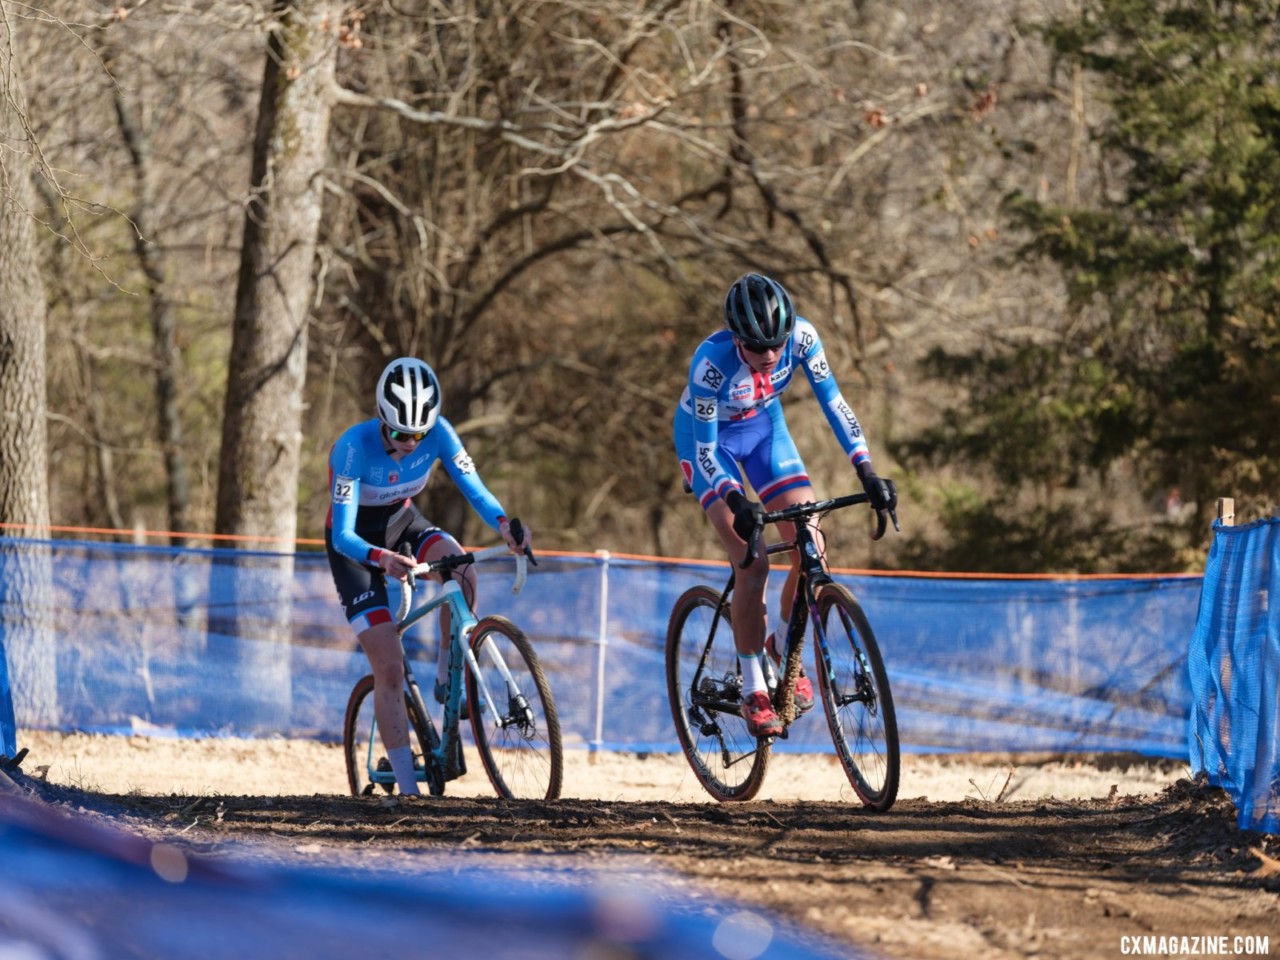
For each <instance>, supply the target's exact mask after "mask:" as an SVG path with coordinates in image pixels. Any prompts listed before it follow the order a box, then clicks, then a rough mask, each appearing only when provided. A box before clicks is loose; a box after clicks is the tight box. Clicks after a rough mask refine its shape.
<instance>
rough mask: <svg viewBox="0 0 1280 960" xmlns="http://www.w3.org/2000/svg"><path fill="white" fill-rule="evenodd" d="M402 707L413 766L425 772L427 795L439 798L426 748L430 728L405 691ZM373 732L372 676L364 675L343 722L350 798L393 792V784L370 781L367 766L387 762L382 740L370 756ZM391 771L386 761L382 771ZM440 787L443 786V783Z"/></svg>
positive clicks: (355, 688)
mask: <svg viewBox="0 0 1280 960" xmlns="http://www.w3.org/2000/svg"><path fill="white" fill-rule="evenodd" d="M404 707H405V712H406V713H407V715H408V717H409V746H410V747H411V748H412V750H413V762H414V765H415V766H418V765H421V766H422V767H424V768H425V769H426V771H427V776H426V781H427V784H428V787H429V788H430V792H431V793H432V794H433V795H436V796H438V795H439V793H441V792H443V789H441V790H440V791H439V792H437V790H436V788H435V785H434V784H433V783H432V776H431V773H432V767H433V766H434V763H433V760H432V758H431V752H430V750H429V749H428V747H427V744H429V743H430V742H431V737H430V734H429V732H428V731H429V729H430V727H429V725H428V722H427V720H426V719H425V718H424V717H423V716H422V714H421V713H419V711H418V708H417V706H416V705H415V704H414V702H413V698H411V697H410V696H409V692H408V691H407V690H406V691H405V694H404ZM375 729H376V728H375V726H374V723H373V674H365V675H364V676H363V677H361V678H360V679H359V680H357V681H356V685H355V686H354V687H353V688H352V690H351V696H350V697H348V698H347V712H346V716H345V717H344V719H343V722H342V753H343V756H344V757H346V762H347V786H348V787H350V789H351V795H352V796H353V797H369V796H373V794H374V793H375V792H376V791H377V789H378V788H379V787H380V788H381V789H382V791H383V793H388V794H390V793H393V792H394V791H395V784H394V783H374V782H373V781H372V780H370V778H369V764H370V763H371V762H372V763H373V764H374V765H375V766H377V765H379V764H380V763H381V762H383V761H386V750H385V748H384V747H383V745H382V738H381V737H379V738H378V739H377V742H375V743H374V744H373V746H372V752H371V751H370V745H369V741H370V739H371V738H373V737H374V736H375V732H374V731H375ZM390 768H391V764H390V762H389V761H387V762H386V766H385V768H384V769H387V770H390ZM440 783H441V785H442V784H443V781H440Z"/></svg>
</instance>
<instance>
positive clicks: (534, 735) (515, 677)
mask: <svg viewBox="0 0 1280 960" xmlns="http://www.w3.org/2000/svg"><path fill="white" fill-rule="evenodd" d="M471 649H472V652H473V653H474V655H475V664H474V665H473V666H469V669H468V670H467V674H466V676H467V697H468V700H469V702H470V709H471V729H472V733H473V734H474V735H475V739H476V748H477V749H478V750H479V752H480V759H481V761H482V762H483V763H484V767H485V772H486V773H488V775H489V782H490V783H492V784H493V787H494V789H495V790H496V791H497V792H498V795H499V796H503V797H508V798H512V799H515V798H524V799H534V800H554V799H555V798H556V797H558V796H560V785H561V779H562V776H563V769H562V768H563V756H562V752H561V745H560V719H559V715H558V714H557V713H556V707H555V701H554V700H553V699H552V697H551V689H550V687H549V686H548V684H547V681H546V677H545V676H544V675H543V671H542V666H541V664H539V662H538V658H537V655H536V654H535V653H534V651H533V646H532V645H531V644H530V643H529V640H528V638H527V637H525V635H524V634H523V633H522V632H521V631H520V629H519V628H518V627H517V626H516V625H515V624H513V623H511V621H509V620H507V619H505V618H503V617H485V618H484V619H483V620H481V621H480V623H479V624H477V626H476V628H475V630H474V631H473V633H472V635H471Z"/></svg>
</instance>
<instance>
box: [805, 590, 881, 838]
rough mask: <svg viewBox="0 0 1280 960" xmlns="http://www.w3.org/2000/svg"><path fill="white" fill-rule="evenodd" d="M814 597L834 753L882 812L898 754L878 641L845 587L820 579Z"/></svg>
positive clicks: (864, 797) (817, 653)
mask: <svg viewBox="0 0 1280 960" xmlns="http://www.w3.org/2000/svg"><path fill="white" fill-rule="evenodd" d="M817 601H818V617H819V621H820V624H819V625H820V626H821V628H822V630H823V632H824V634H825V636H826V657H824V655H823V645H822V644H820V643H817V642H815V643H814V665H815V667H816V668H817V669H816V671H815V672H816V677H817V680H818V688H819V689H820V690H821V692H822V708H823V710H824V711H825V713H826V715H827V726H828V728H829V729H830V731H831V740H832V742H833V743H834V744H835V748H836V756H837V757H838V758H839V760H840V765H841V766H842V767H843V768H844V772H845V774H846V776H848V778H849V783H850V784H851V785H852V786H853V789H854V792H855V793H857V795H858V799H860V800H861V801H862V803H863V805H864V806H867V807H870V808H871V809H872V810H878V811H882V812H883V811H885V810H888V809H889V808H890V807H892V806H893V802H894V801H895V800H896V799H897V797H898V777H899V773H900V761H901V758H900V756H899V750H898V721H897V715H896V714H895V712H894V709H893V693H892V691H891V690H890V689H889V676H888V674H887V673H886V672H885V669H884V659H883V658H882V657H881V656H880V646H879V644H877V643H876V638H875V634H874V633H873V632H872V630H871V624H870V622H869V621H868V620H867V615H866V614H865V613H864V612H863V610H862V606H861V604H859V603H858V601H857V600H855V599H854V597H853V594H852V593H850V592H849V591H848V590H847V589H846V588H845V587H843V586H841V585H840V584H838V583H829V584H826V585H825V586H823V587H822V588H821V589H820V590H819V591H818V597H817ZM828 658H829V663H828V662H824V660H827V659H828Z"/></svg>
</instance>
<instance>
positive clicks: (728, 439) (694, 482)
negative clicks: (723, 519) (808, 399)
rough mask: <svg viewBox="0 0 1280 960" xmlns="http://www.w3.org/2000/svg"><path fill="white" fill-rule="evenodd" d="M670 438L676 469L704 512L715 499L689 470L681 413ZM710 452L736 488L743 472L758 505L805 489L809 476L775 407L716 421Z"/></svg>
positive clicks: (690, 441) (687, 432)
mask: <svg viewBox="0 0 1280 960" xmlns="http://www.w3.org/2000/svg"><path fill="white" fill-rule="evenodd" d="M674 435H675V446H676V456H677V457H679V458H680V470H681V472H682V473H683V474H684V479H685V482H686V483H687V484H688V485H689V486H690V487H691V488H692V490H693V493H694V495H695V496H697V498H698V503H699V504H701V506H702V509H704V510H705V509H706V508H707V507H708V506H710V505H711V504H712V502H714V501H715V500H716V499H717V497H718V496H719V494H717V493H716V491H715V490H713V489H712V488H711V487H710V486H708V484H707V482H706V480H704V479H703V477H702V474H701V473H700V472H699V471H697V470H695V469H694V458H695V456H696V455H697V445H696V442H695V441H694V437H693V416H692V415H691V414H689V413H688V412H686V411H684V410H678V411H677V412H676V416H675V423H674ZM716 450H717V453H718V455H719V458H720V462H721V464H722V465H723V466H724V468H725V471H726V472H727V473H728V474H729V475H730V476H732V477H733V478H734V479H735V480H737V481H738V483H739V484H741V483H742V476H743V473H744V472H745V473H746V478H747V480H748V481H749V482H750V484H751V487H752V489H753V490H755V492H756V495H757V496H758V497H759V498H760V500H761V502H762V503H768V502H769V501H770V500H772V499H773V498H774V497H776V496H778V495H779V494H782V493H786V492H787V491H788V490H794V489H795V488H797V487H803V486H808V485H809V472H808V471H807V470H806V469H805V466H804V461H803V460H802V459H801V458H800V451H799V450H797V449H796V444H795V441H794V440H792V439H791V431H790V430H789V429H788V428H787V421H786V419H785V418H784V417H783V415H782V404H780V403H773V404H770V405H769V406H767V407H765V408H764V409H763V410H762V411H761V412H760V413H759V414H757V415H756V416H753V417H747V418H745V419H743V420H731V421H721V422H720V424H719V430H718V436H717V439H716ZM739 465H741V468H742V469H741V470H739Z"/></svg>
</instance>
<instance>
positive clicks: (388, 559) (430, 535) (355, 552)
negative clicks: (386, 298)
mask: <svg viewBox="0 0 1280 960" xmlns="http://www.w3.org/2000/svg"><path fill="white" fill-rule="evenodd" d="M375 399H376V402H377V410H378V416H377V417H375V418H374V419H372V420H365V421H364V422H362V423H357V424H356V425H355V426H353V427H350V428H349V429H348V430H346V431H345V432H344V433H343V434H342V436H340V437H339V438H338V440H337V442H336V443H335V444H334V445H333V450H332V451H331V452H330V454H329V493H330V505H329V516H328V518H327V520H326V522H325V546H326V548H327V550H328V554H329V566H330V568H331V569H332V571H333V579H334V584H335V585H336V586H337V588H338V597H339V599H340V600H341V602H342V607H343V610H344V611H345V612H346V615H347V620H348V621H349V622H350V624H351V626H352V628H353V629H354V630H355V633H356V637H357V638H358V639H359V640H360V645H361V647H363V648H364V652H365V655H366V656H368V658H369V663H370V665H371V666H372V668H373V678H374V714H375V716H376V718H377V721H378V729H379V730H380V731H381V734H382V740H383V745H384V746H385V747H386V748H387V757H388V759H389V760H390V761H391V767H392V769H393V770H394V772H395V776H396V783H397V785H398V786H399V788H400V792H401V793H402V794H416V793H418V792H419V790H418V784H417V780H416V778H415V776H414V771H413V757H412V754H411V751H410V747H409V722H408V716H407V714H406V712H405V705H404V693H403V691H404V646H403V644H402V643H401V641H400V635H399V633H398V632H397V630H396V625H395V622H394V619H393V617H392V615H391V608H390V605H389V603H388V598H387V585H386V578H387V577H388V576H391V577H394V578H395V579H397V580H404V579H405V578H406V576H407V575H408V572H409V571H410V570H411V569H413V567H414V565H415V564H417V563H427V562H431V561H433V560H438V559H440V558H441V557H445V556H449V555H451V554H455V553H461V552H462V547H461V546H460V545H459V544H458V542H457V541H456V540H455V539H454V538H453V537H452V536H450V535H449V534H448V533H446V532H445V531H443V530H441V529H440V528H439V527H437V526H435V525H434V524H432V523H430V522H429V521H428V520H427V519H426V517H424V516H423V515H422V513H421V512H420V511H419V510H418V508H417V507H416V506H415V505H414V503H413V499H412V498H413V497H415V496H416V495H417V494H418V493H420V492H421V491H422V490H423V488H424V487H426V485H427V480H428V478H429V477H430V474H431V470H432V468H433V467H435V465H436V464H437V463H443V464H444V468H445V470H446V472H447V473H448V474H449V477H450V479H452V480H453V482H454V483H455V484H457V486H458V489H459V490H461V491H462V493H463V495H464V496H465V497H466V498H467V501H468V502H469V503H470V504H471V506H472V508H473V509H474V510H475V511H476V513H477V514H479V515H480V517H481V518H483V519H484V521H485V523H487V524H488V525H489V526H490V527H492V528H493V529H494V530H496V531H497V532H498V533H500V534H501V535H502V538H503V539H504V540H505V541H506V542H507V546H508V547H509V548H510V549H511V552H512V553H518V552H520V551H522V550H523V549H524V548H525V547H526V546H529V545H530V544H531V543H532V540H531V532H530V530H529V528H528V527H527V526H526V527H525V528H524V531H523V532H524V540H523V541H522V542H520V543H517V542H516V540H515V538H514V537H513V536H512V533H511V525H510V523H509V522H508V520H507V515H506V511H504V510H503V509H502V505H501V504H499V503H498V501H497V499H496V498H495V497H494V495H493V494H492V493H490V492H489V490H488V488H487V487H486V486H485V485H484V483H483V481H481V479H480V477H479V475H478V474H477V473H476V469H475V465H474V464H473V463H472V462H471V457H470V456H468V455H467V451H466V449H465V448H464V447H463V445H462V441H461V440H459V439H458V434H457V433H456V432H455V431H454V429H453V425H452V424H450V423H449V421H448V420H447V419H445V418H444V417H442V416H441V415H440V407H441V399H442V398H441V390H440V381H439V379H438V378H437V377H436V374H435V371H434V370H432V369H431V367H429V366H428V365H427V364H425V363H424V362H422V361H421V360H418V359H416V358H413V357H401V358H400V359H398V360H393V361H391V363H389V364H387V367H386V369H385V370H383V371H382V376H381V377H379V378H378V387H377V391H376V397H375ZM401 550H407V551H408V553H409V554H410V555H408V556H406V555H405V554H404V553H401ZM455 576H456V577H457V578H458V580H459V581H460V582H461V586H462V589H463V591H464V592H465V594H466V597H467V600H468V601H469V602H470V603H472V604H473V605H474V603H475V593H476V576H475V571H474V570H473V569H472V567H470V566H467V567H463V568H462V570H461V571H460V572H458V573H456V574H455ZM437 579H438V578H437ZM448 616H449V612H448V607H447V606H446V607H445V608H444V609H443V610H442V612H441V631H440V634H441V636H442V637H448V636H449V629H448V620H447V617H448ZM447 671H448V649H447V646H446V645H445V644H444V643H442V644H441V649H440V652H439V657H438V661H437V675H436V688H435V692H436V699H437V700H440V699H442V698H443V694H444V688H445V679H446V677H447Z"/></svg>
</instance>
